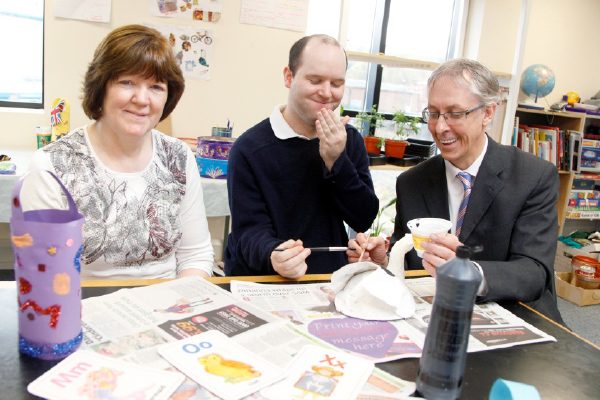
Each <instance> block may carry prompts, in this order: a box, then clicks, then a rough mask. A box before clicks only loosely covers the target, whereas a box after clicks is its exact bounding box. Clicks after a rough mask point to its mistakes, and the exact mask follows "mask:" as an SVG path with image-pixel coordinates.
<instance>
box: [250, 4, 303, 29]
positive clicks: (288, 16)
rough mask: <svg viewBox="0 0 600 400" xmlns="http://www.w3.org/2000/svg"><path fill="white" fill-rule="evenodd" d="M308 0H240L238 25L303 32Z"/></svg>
mask: <svg viewBox="0 0 600 400" xmlns="http://www.w3.org/2000/svg"><path fill="white" fill-rule="evenodd" d="M307 17H308V0H242V7H241V10H240V23H242V24H250V25H260V26H267V27H269V28H278V29H287V30H290V31H297V32H304V31H305V30H306V19H307Z"/></svg>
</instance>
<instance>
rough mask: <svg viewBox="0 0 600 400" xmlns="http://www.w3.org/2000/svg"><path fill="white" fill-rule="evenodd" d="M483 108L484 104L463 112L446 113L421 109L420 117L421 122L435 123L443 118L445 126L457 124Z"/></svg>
mask: <svg viewBox="0 0 600 400" xmlns="http://www.w3.org/2000/svg"><path fill="white" fill-rule="evenodd" d="M483 107H485V103H481V104H479V105H478V106H477V107H473V108H469V109H468V110H465V111H448V112H445V113H440V112H437V111H429V110H428V109H427V107H425V108H424V109H423V112H422V114H421V116H422V117H423V122H430V121H434V122H435V121H437V120H438V119H439V118H440V117H441V116H444V119H445V120H446V123H447V124H453V123H457V122H458V121H460V120H461V119H463V117H464V118H467V115H469V114H471V113H472V112H473V111H477V110H479V109H481V108H483Z"/></svg>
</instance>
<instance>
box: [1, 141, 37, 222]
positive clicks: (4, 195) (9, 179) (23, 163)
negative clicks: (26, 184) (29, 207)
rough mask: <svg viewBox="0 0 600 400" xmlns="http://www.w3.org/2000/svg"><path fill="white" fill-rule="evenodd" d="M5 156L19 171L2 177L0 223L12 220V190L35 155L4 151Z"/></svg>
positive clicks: (24, 152) (28, 151)
mask: <svg viewBox="0 0 600 400" xmlns="http://www.w3.org/2000/svg"><path fill="white" fill-rule="evenodd" d="M2 151H3V152H5V153H4V154H6V155H8V156H10V158H11V159H10V161H12V162H14V163H15V165H16V166H17V170H16V171H15V174H14V175H0V223H2V222H8V221H9V220H10V205H11V203H12V202H11V196H12V190H13V187H14V186H15V183H16V182H17V180H18V179H20V178H21V177H22V176H23V175H24V174H25V172H27V168H28V167H29V161H30V160H31V156H32V155H33V151H32V150H10V151H8V150H2Z"/></svg>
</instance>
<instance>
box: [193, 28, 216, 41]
mask: <svg viewBox="0 0 600 400" xmlns="http://www.w3.org/2000/svg"><path fill="white" fill-rule="evenodd" d="M199 41H203V42H204V43H205V44H211V43H212V42H213V39H212V38H211V37H210V36H208V32H207V31H204V33H200V32H196V34H195V35H192V43H196V42H199Z"/></svg>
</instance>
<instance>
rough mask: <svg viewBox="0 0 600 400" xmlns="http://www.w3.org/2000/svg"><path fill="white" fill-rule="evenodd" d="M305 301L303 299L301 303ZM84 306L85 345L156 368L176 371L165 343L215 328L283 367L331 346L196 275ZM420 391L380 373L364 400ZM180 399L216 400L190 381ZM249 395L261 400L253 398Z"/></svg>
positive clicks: (365, 391)
mask: <svg viewBox="0 0 600 400" xmlns="http://www.w3.org/2000/svg"><path fill="white" fill-rule="evenodd" d="M297 291H298V290H297ZM300 304H304V301H301V302H300V303H299V304H298V305H296V306H297V307H299V306H300ZM82 308H83V312H82V328H83V332H84V339H83V343H82V348H84V349H89V350H93V351H96V352H98V353H100V354H103V355H106V356H111V357H115V358H119V359H122V360H125V361H130V362H134V363H138V364H141V365H144V366H151V367H155V368H162V369H172V367H171V365H170V364H169V363H168V362H167V361H165V360H164V359H163V358H162V357H160V355H159V354H158V351H157V349H158V348H159V347H160V346H161V345H164V344H166V343H169V342H173V341H176V340H179V339H182V338H187V337H190V336H193V335H196V334H198V333H201V332H205V331H207V330H211V329H216V330H218V331H220V332H222V333H224V334H225V335H227V336H228V337H230V338H232V339H234V340H235V341H236V342H238V343H239V344H241V345H242V346H244V347H245V348H247V349H248V350H250V351H253V352H255V353H257V354H260V355H261V356H262V357H264V358H266V359H268V360H269V361H271V362H272V363H273V364H275V365H277V366H280V367H282V368H285V367H286V366H287V365H288V364H289V363H290V362H291V361H292V359H293V357H294V356H295V355H296V354H297V353H298V351H299V350H300V349H301V348H302V347H303V346H304V345H307V344H313V345H314V344H317V345H320V346H325V347H330V346H331V345H330V344H328V343H326V342H324V341H321V340H320V339H318V338H316V337H313V336H311V335H309V334H307V333H306V331H305V330H304V329H303V328H299V327H296V326H295V325H294V324H293V323H291V322H290V321H289V320H288V319H282V318H280V317H278V316H276V315H274V314H272V313H271V312H269V311H266V310H263V309H261V308H260V307H257V305H256V304H252V303H249V302H244V301H241V300H239V299H237V298H236V297H234V296H233V295H232V294H231V293H230V292H228V291H226V290H224V289H222V288H220V287H218V286H217V285H214V284H212V283H210V282H208V281H205V280H203V279H198V278H182V279H176V280H172V281H169V282H165V283H161V284H157V285H151V286H144V287H136V288H131V289H121V290H119V291H117V292H114V293H111V294H108V295H104V296H98V297H91V298H87V299H84V300H83V302H82ZM414 388H415V385H414V383H413V382H407V381H404V380H402V379H399V378H396V377H394V376H392V375H389V374H387V373H385V372H383V371H381V370H379V369H377V368H376V369H375V370H374V372H373V374H372V375H371V377H370V378H369V381H368V382H367V384H366V385H365V386H364V388H363V390H362V391H361V395H360V396H361V397H359V398H365V399H367V398H374V397H373V396H380V397H377V398H378V399H382V400H383V399H400V398H406V397H407V396H408V395H409V394H410V393H412V392H413V391H414ZM184 395H185V396H184ZM187 396H189V397H187ZM180 397H181V398H183V397H185V398H190V399H215V398H217V397H215V396H214V395H212V394H211V393H209V392H208V391H206V390H205V389H204V388H202V387H200V386H198V385H197V384H196V383H195V382H193V381H191V380H189V379H186V381H185V382H184V383H183V384H182V385H181V386H180V388H179V389H178V390H177V391H176V392H175V393H174V394H173V396H172V397H171V398H180ZM250 398H252V399H261V398H262V397H260V395H259V394H254V395H252V396H250Z"/></svg>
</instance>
